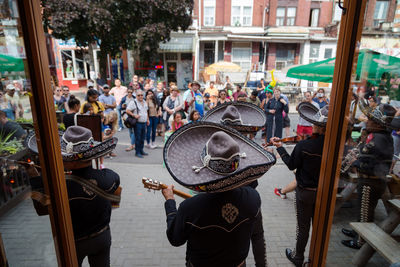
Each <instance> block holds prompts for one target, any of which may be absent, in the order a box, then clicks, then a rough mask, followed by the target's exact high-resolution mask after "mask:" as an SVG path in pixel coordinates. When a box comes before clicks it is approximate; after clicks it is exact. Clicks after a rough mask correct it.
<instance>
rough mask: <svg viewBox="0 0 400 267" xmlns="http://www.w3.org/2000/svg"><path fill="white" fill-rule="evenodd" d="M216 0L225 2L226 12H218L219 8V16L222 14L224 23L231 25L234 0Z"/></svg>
mask: <svg viewBox="0 0 400 267" xmlns="http://www.w3.org/2000/svg"><path fill="white" fill-rule="evenodd" d="M216 1H217V2H222V3H224V12H218V10H217V16H218V15H220V16H221V17H224V25H225V26H230V25H231V12H232V7H231V5H232V1H231V0H216Z"/></svg>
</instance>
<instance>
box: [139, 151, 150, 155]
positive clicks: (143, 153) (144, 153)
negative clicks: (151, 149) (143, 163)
mask: <svg viewBox="0 0 400 267" xmlns="http://www.w3.org/2000/svg"><path fill="white" fill-rule="evenodd" d="M141 154H142V155H143V156H147V155H148V154H149V153H146V152H144V151H142V153H141Z"/></svg>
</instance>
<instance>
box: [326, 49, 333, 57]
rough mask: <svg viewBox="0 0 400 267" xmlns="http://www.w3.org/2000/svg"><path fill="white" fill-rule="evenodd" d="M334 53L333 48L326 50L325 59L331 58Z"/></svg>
mask: <svg viewBox="0 0 400 267" xmlns="http://www.w3.org/2000/svg"><path fill="white" fill-rule="evenodd" d="M332 52H333V51H332V48H325V53H324V58H331V57H332Z"/></svg>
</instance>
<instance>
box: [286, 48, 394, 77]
mask: <svg viewBox="0 0 400 267" xmlns="http://www.w3.org/2000/svg"><path fill="white" fill-rule="evenodd" d="M335 59H336V58H334V57H333V58H328V59H325V60H322V61H318V62H314V63H311V64H307V65H302V66H298V67H293V68H291V69H289V70H288V72H287V74H286V76H287V77H291V78H297V79H303V80H309V81H318V82H326V83H331V82H332V80H333V71H334V68H335ZM384 73H389V74H394V73H400V58H397V57H392V56H389V55H386V54H381V53H378V52H375V51H373V50H369V49H363V50H361V51H360V53H359V55H358V64H357V70H356V74H357V78H356V79H357V80H359V79H360V78H362V79H367V80H368V81H370V82H371V83H373V84H379V82H380V80H381V78H382V75H383V74H384ZM361 76H362V77H361Z"/></svg>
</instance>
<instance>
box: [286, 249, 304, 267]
mask: <svg viewBox="0 0 400 267" xmlns="http://www.w3.org/2000/svg"><path fill="white" fill-rule="evenodd" d="M285 254H286V258H288V260H290V261H291V262H292V263H293V264H294V265H295V266H296V267H302V266H303V261H304V260H301V259H296V258H295V256H294V253H293V251H292V250H291V249H290V248H287V249H286V250H285Z"/></svg>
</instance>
